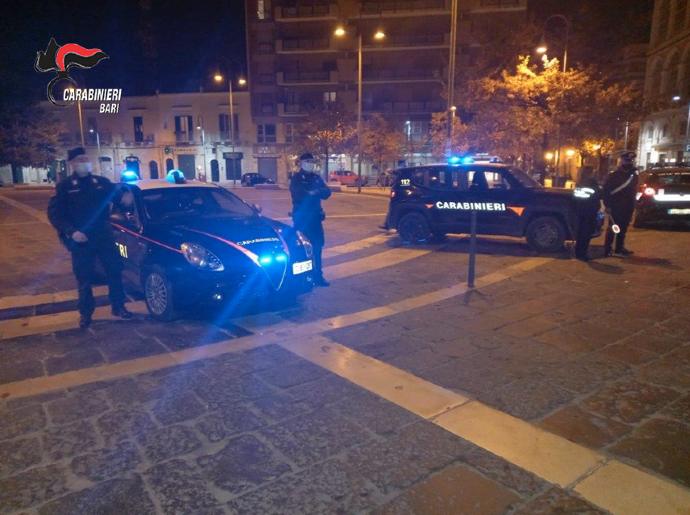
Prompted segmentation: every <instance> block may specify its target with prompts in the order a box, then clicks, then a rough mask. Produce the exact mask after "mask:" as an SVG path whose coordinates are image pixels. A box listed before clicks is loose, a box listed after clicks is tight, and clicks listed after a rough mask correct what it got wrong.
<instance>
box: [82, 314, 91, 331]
mask: <svg viewBox="0 0 690 515" xmlns="http://www.w3.org/2000/svg"><path fill="white" fill-rule="evenodd" d="M90 325H91V315H81V316H80V317H79V329H88V327H89V326H90Z"/></svg>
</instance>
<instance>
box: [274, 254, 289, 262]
mask: <svg viewBox="0 0 690 515" xmlns="http://www.w3.org/2000/svg"><path fill="white" fill-rule="evenodd" d="M286 260H287V256H286V255H285V254H278V255H277V256H276V261H278V262H279V263H285V261H286Z"/></svg>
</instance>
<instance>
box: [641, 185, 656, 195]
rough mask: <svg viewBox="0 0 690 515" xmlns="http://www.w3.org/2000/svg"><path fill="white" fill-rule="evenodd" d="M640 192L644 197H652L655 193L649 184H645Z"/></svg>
mask: <svg viewBox="0 0 690 515" xmlns="http://www.w3.org/2000/svg"><path fill="white" fill-rule="evenodd" d="M642 193H644V195H645V196H646V197H653V196H654V195H656V190H655V189H654V188H652V187H650V186H647V187H646V188H645V189H644V190H642Z"/></svg>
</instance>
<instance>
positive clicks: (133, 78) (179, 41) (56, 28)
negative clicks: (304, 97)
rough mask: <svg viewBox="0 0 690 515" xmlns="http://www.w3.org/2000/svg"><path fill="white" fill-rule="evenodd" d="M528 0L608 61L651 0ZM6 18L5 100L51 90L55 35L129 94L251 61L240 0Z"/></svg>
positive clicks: (28, 10) (637, 32)
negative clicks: (43, 66)
mask: <svg viewBox="0 0 690 515" xmlns="http://www.w3.org/2000/svg"><path fill="white" fill-rule="evenodd" d="M461 1H462V0H461ZM529 6H530V15H531V17H532V18H533V19H534V20H535V23H537V24H539V23H541V22H542V21H543V19H544V18H545V17H546V16H547V15H548V14H551V13H554V12H564V13H565V14H567V15H569V16H570V17H571V18H572V19H573V25H574V26H573V36H572V39H571V53H572V56H573V59H574V60H575V61H580V62H589V63H593V64H605V63H606V61H607V59H609V58H610V57H611V56H613V55H614V52H612V51H611V49H612V48H616V46H618V45H620V44H621V43H625V42H638V41H642V42H644V41H645V39H646V38H647V37H648V34H649V24H650V20H651V10H652V7H653V0H606V1H603V2H602V1H601V0H573V1H570V2H564V1H563V0H530V1H529ZM564 9H565V11H564ZM0 27H1V28H2V34H3V43H2V44H0V52H1V54H0V67H1V68H0V73H2V77H3V80H2V81H0V88H1V89H0V102H2V101H7V100H8V99H9V100H17V99H28V100H41V99H43V98H45V97H44V94H45V93H44V87H45V84H46V83H47V82H48V80H50V78H51V77H49V75H50V74H39V73H37V72H35V71H34V69H33V63H34V60H35V56H36V52H37V51H38V50H43V49H45V47H46V45H47V43H48V40H49V39H50V37H51V36H55V38H56V39H57V42H58V44H64V43H68V42H73V43H79V44H81V45H83V46H85V47H88V48H90V47H98V48H101V49H102V50H103V51H105V52H106V53H107V54H108V55H109V56H110V59H108V60H105V61H102V62H101V63H99V64H98V66H97V67H96V68H94V69H93V70H87V71H85V72H81V71H78V70H75V71H74V73H73V74H72V75H73V76H74V78H75V79H77V81H78V83H79V84H80V86H82V87H113V88H122V89H123V90H124V94H125V95H133V94H150V93H153V92H154V91H155V90H156V89H159V90H160V91H161V92H173V91H198V89H199V87H200V86H204V87H205V89H207V90H208V89H214V88H216V86H215V85H214V84H213V82H212V81H211V80H210V78H211V76H212V74H213V72H214V71H215V70H216V69H217V68H218V67H221V69H222V68H224V67H226V66H229V65H231V64H232V65H233V66H234V68H235V69H236V71H237V72H242V71H244V70H246V65H245V35H244V1H243V0H184V1H180V0H140V1H133V0H129V1H128V0H124V1H106V2H97V1H93V0H88V1H87V0H61V1H57V0H54V1H52V2H49V1H44V2H32V1H28V0H23V1H21V2H13V3H12V4H11V7H10V4H5V6H4V7H3V13H2V18H1V19H0ZM552 30H556V31H558V30H559V29H558V27H555V29H552ZM233 63H234V64H233Z"/></svg>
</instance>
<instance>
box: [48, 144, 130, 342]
mask: <svg viewBox="0 0 690 515" xmlns="http://www.w3.org/2000/svg"><path fill="white" fill-rule="evenodd" d="M68 162H69V166H70V170H71V172H72V175H70V176H68V177H67V178H65V179H63V180H62V181H61V182H60V183H59V184H58V185H57V187H56V189H55V196H53V197H52V198H51V199H50V204H49V205H48V218H49V220H50V223H51V224H52V225H53V227H55V229H56V230H57V231H58V236H59V237H60V241H62V243H63V244H64V245H65V246H66V247H67V249H68V250H69V251H70V252H71V254H72V270H73V271H74V276H75V277H76V279H77V285H78V289H79V313H80V315H81V319H80V320H79V327H81V328H82V329H85V328H87V327H88V326H89V325H90V324H91V316H92V315H93V311H94V307H95V306H94V299H93V292H92V291H91V284H92V282H93V275H94V265H95V261H96V259H97V258H98V259H99V260H100V262H101V264H102V265H103V268H104V270H105V273H106V277H107V280H108V293H109V296H110V304H111V307H112V313H113V315H115V316H117V317H120V318H125V319H129V318H132V313H130V312H129V311H128V310H127V308H125V293H124V288H123V286H122V276H121V273H122V263H121V261H120V256H119V255H118V254H117V252H116V249H115V239H114V237H113V233H112V227H111V226H110V222H109V216H110V205H111V203H112V202H113V200H114V197H115V193H116V189H115V186H114V185H113V183H111V182H110V181H109V180H108V179H106V178H105V177H101V176H98V175H92V174H91V168H92V166H91V161H90V160H89V158H88V157H87V156H86V154H85V152H84V149H83V148H82V147H77V148H73V149H72V150H70V151H69V153H68Z"/></svg>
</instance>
